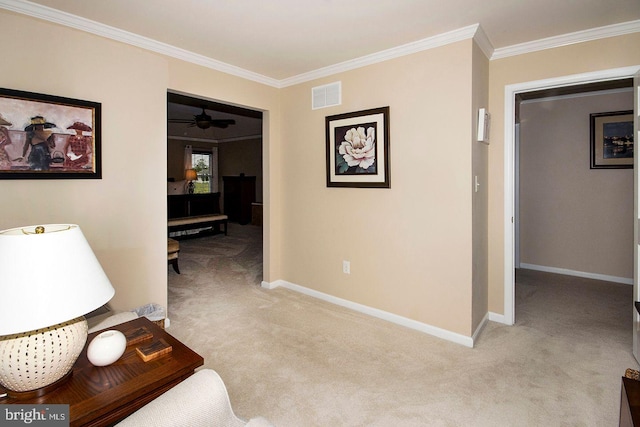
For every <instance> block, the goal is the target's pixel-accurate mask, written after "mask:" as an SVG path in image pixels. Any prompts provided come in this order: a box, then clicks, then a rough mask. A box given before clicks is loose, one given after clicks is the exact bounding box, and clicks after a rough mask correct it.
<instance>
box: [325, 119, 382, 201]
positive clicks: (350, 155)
mask: <svg viewBox="0 0 640 427" xmlns="http://www.w3.org/2000/svg"><path fill="white" fill-rule="evenodd" d="M325 124H326V129H325V131H326V139H327V187H368V188H390V185H391V183H390V172H389V107H382V108H374V109H371V110H364V111H356V112H352V113H345V114H338V115H335V116H328V117H326V118H325Z"/></svg>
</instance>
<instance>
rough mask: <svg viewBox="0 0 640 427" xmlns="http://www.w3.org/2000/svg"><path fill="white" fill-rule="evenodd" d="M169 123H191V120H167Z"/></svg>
mask: <svg viewBox="0 0 640 427" xmlns="http://www.w3.org/2000/svg"><path fill="white" fill-rule="evenodd" d="M167 121H168V122H169V123H193V119H167Z"/></svg>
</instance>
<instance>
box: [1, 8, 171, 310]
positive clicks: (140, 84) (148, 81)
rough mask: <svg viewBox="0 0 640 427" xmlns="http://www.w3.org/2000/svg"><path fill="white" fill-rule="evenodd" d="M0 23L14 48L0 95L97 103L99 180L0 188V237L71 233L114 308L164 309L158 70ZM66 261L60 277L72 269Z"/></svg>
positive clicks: (124, 53) (109, 49) (63, 36)
mask: <svg viewBox="0 0 640 427" xmlns="http://www.w3.org/2000/svg"><path fill="white" fill-rule="evenodd" d="M0 19H1V20H2V25H1V26H0V34H1V35H2V39H3V40H13V42H12V43H7V46H5V47H4V48H3V61H2V65H1V71H0V78H1V79H2V80H1V82H0V85H1V86H2V87H5V88H11V89H18V90H26V91H30V92H39V93H45V94H50V95H57V96H64V97H69V98H78V99H83V100H88V101H94V102H100V103H102V123H103V128H102V171H103V173H102V175H103V178H102V179H101V180H37V181H34V180H15V181H3V182H2V185H0V199H1V200H2V201H3V208H2V210H3V212H2V213H3V214H2V216H1V217H0V227H2V228H8V227H16V226H21V225H25V224H39V223H52V222H53V223H55V222H63V223H64V222H71V223H77V224H79V225H80V227H81V228H82V230H83V232H84V234H85V236H86V238H87V240H88V241H89V243H90V245H91V246H92V248H93V250H94V252H95V253H96V255H97V257H98V259H99V260H100V262H101V264H102V266H103V268H104V270H105V271H106V273H107V275H108V277H109V278H110V280H111V282H112V283H113V285H114V287H115V288H116V296H115V297H114V298H113V300H112V302H113V305H114V306H115V307H119V308H134V307H136V306H138V305H142V304H145V303H149V302H155V303H158V304H164V305H166V295H167V290H166V281H167V279H166V272H165V268H166V253H165V249H164V247H165V245H166V240H165V239H166V237H165V233H164V232H163V231H164V229H165V228H166V223H165V218H164V217H163V213H165V212H166V203H163V202H162V198H163V193H165V191H166V190H165V189H164V187H165V185H164V183H163V185H162V186H160V185H158V184H159V182H160V181H164V180H165V178H164V176H166V157H165V148H164V147H165V146H166V143H165V141H166V126H165V125H164V124H163V123H164V117H165V116H166V114H165V110H166V89H165V90H162V87H163V86H166V83H165V82H166V79H167V75H166V66H165V61H164V60H163V59H162V58H160V57H158V56H157V55H153V54H150V53H148V52H145V51H143V50H140V49H135V48H132V47H127V46H123V45H121V44H119V43H115V42H112V41H109V40H105V39H102V38H100V37H96V36H92V35H89V34H85V33H81V32H78V31H75V30H71V29H67V28H62V27H59V26H57V25H53V24H49V23H45V22H42V21H38V20H35V19H32V18H27V17H24V16H20V15H14V14H12V13H8V12H4V11H2V12H0ZM19 41H22V42H19ZM36 46H37V47H36ZM36 52H37V53H36ZM110 58H118V60H117V61H114V60H112V59H110ZM150 70H153V72H149V71H150ZM149 123H156V124H157V125H155V126H149ZM69 256H70V257H69V258H68V259H66V260H63V261H61V274H64V273H62V272H64V271H66V270H67V267H68V268H72V264H73V258H72V255H70V254H69ZM65 263H68V265H67V266H66V267H65Z"/></svg>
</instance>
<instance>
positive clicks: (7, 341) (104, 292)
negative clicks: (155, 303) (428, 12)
mask: <svg viewBox="0 0 640 427" xmlns="http://www.w3.org/2000/svg"><path fill="white" fill-rule="evenodd" d="M114 293H115V290H114V289H113V286H111V283H110V282H109V279H108V278H107V276H106V274H105V272H104V271H103V270H102V267H101V266H100V263H99V262H98V259H97V258H96V256H95V255H94V253H93V251H92V250H91V247H90V246H89V243H88V242H87V240H86V239H85V237H84V235H83V234H82V231H81V230H80V227H79V226H77V225H73V224H48V225H44V226H37V227H36V226H27V227H19V228H13V229H10V230H4V231H0V296H1V297H0V384H1V385H2V386H3V387H4V388H5V389H7V390H8V392H9V395H10V396H11V397H17V398H20V397H25V398H29V397H34V396H40V395H42V394H44V393H46V392H48V391H49V390H51V389H53V388H55V387H56V386H57V385H59V384H60V383H61V382H62V381H63V380H64V379H65V378H67V377H68V375H70V373H71V370H72V368H73V365H74V363H75V361H76V360H77V358H78V356H79V355H80V352H81V351H82V349H83V348H84V345H85V343H86V341H87V322H86V320H85V319H84V317H83V315H85V314H87V313H89V312H91V311H93V310H95V309H96V308H99V307H100V306H102V305H104V304H106V303H107V302H108V301H109V300H110V299H111V298H112V297H113V295H114Z"/></svg>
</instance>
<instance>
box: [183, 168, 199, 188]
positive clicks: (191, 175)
mask: <svg viewBox="0 0 640 427" xmlns="http://www.w3.org/2000/svg"><path fill="white" fill-rule="evenodd" d="M184 179H186V180H187V181H189V184H187V189H188V191H189V194H193V190H194V188H195V185H194V184H193V181H196V180H197V179H198V173H197V172H196V170H195V169H187V170H186V171H185V173H184Z"/></svg>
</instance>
